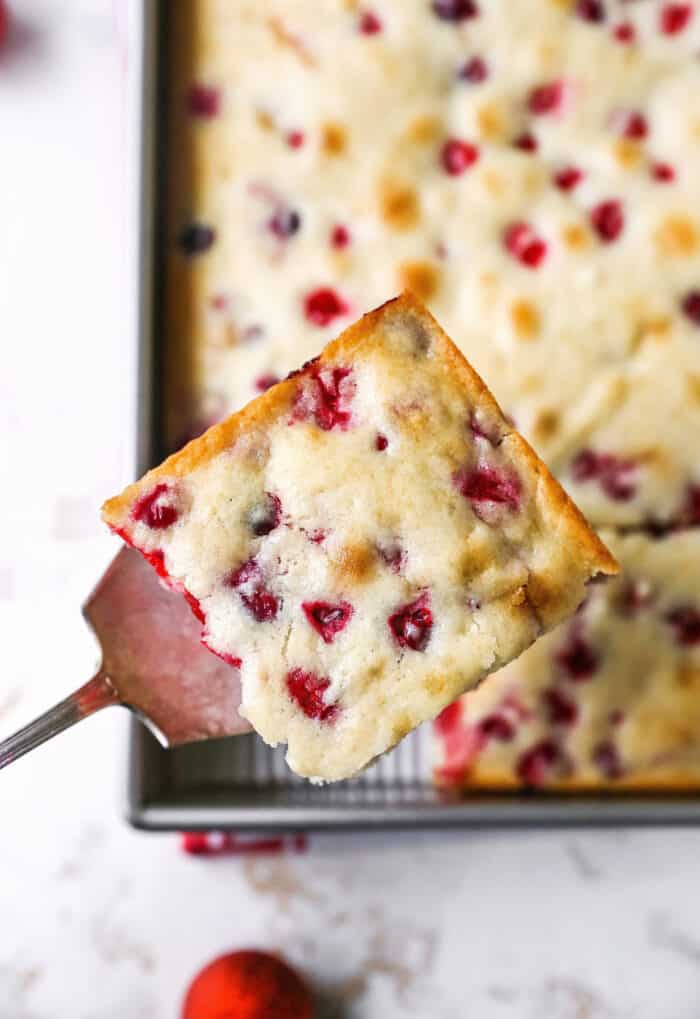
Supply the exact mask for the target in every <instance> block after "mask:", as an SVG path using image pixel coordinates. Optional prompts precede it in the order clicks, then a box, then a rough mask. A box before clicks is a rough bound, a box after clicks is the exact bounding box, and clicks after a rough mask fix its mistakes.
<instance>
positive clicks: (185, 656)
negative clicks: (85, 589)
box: [0, 548, 250, 768]
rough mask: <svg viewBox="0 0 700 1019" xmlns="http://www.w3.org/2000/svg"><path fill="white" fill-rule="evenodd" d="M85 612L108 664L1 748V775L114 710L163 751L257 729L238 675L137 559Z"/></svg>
mask: <svg viewBox="0 0 700 1019" xmlns="http://www.w3.org/2000/svg"><path fill="white" fill-rule="evenodd" d="M83 613H84V615H85V618H86V619H87V621H88V623H89V624H90V626H91V627H92V629H93V630H94V632H95V635H96V636H97V639H98V640H99V642H100V646H101V648H102V664H101V665H100V667H99V669H98V670H97V672H96V673H95V675H94V676H93V677H92V679H91V680H89V682H87V683H86V684H85V686H82V687H81V688H80V689H79V690H76V692H75V693H73V694H71V695H70V697H67V698H66V699H65V700H64V701H61V702H60V704H57V705H56V706H55V707H53V708H51V709H50V710H49V711H47V712H46V713H45V714H43V715H41V716H40V717H39V718H37V719H36V720H35V721H34V722H30V723H29V725H25V726H24V728H23V729H20V730H19V732H17V733H15V734H14V735H13V736H10V737H9V738H8V739H6V740H3V741H2V742H0V768H4V767H5V766H6V765H7V764H11V763H12V761H16V760H17V758H19V757H21V756H22V755H23V754H26V753H27V752H28V751H29V750H33V749H34V748H35V747H38V746H39V745H40V744H41V743H44V742H46V740H48V739H51V737H52V736H56V735H57V734H58V733H59V732H62V731H63V730H64V729H67V728H68V727H69V726H71V725H74V724H75V723H76V722H79V721H81V719H83V718H87V717H88V715H92V714H94V712H96V711H99V710H100V709H101V708H106V707H109V706H110V705H112V704H121V705H123V706H124V707H127V708H130V709H131V710H132V711H134V712H135V713H136V714H137V715H138V716H139V718H141V719H142V721H143V722H144V723H145V724H146V725H147V726H148V727H149V729H150V730H151V731H152V732H153V733H154V734H155V736H156V737H157V738H158V740H159V741H160V742H161V743H162V744H163V745H164V746H173V745H175V744H177V743H190V742H192V741H194V740H202V739H211V738H214V737H219V736H233V735H238V734H240V733H242V732H248V731H249V730H250V726H249V725H248V723H247V722H246V721H245V720H244V719H242V718H241V717H240V715H239V714H238V707H239V704H240V697H241V695H240V683H239V676H238V670H237V669H235V668H232V667H231V666H230V665H227V664H226V663H225V662H223V661H221V660H220V659H219V658H216V657H215V656H214V655H213V654H211V652H209V651H207V650H206V648H204V647H202V645H201V644H200V642H199V634H200V625H199V623H198V622H197V621H196V619H195V618H194V616H193V615H192V613H191V612H190V610H189V609H188V607H187V604H186V602H185V600H184V598H182V597H181V596H180V595H179V594H177V593H175V592H173V591H169V590H168V589H167V588H166V587H165V586H164V585H163V584H161V582H160V581H159V580H158V577H157V576H156V574H155V573H154V571H153V570H152V569H151V567H150V566H149V565H148V564H147V563H146V562H145V561H144V560H143V559H142V558H141V556H140V555H139V554H138V552H135V551H134V550H133V549H127V548H124V549H122V551H121V552H120V553H119V554H118V555H117V557H116V559H114V561H113V562H112V564H111V566H110V567H109V569H108V570H107V572H106V573H105V575H104V576H103V577H102V580H101V581H100V582H99V584H98V585H97V587H96V588H95V590H94V591H93V593H92V594H91V595H90V597H89V598H88V600H87V602H86V603H85V606H84V607H83Z"/></svg>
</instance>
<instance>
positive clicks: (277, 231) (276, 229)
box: [267, 206, 301, 241]
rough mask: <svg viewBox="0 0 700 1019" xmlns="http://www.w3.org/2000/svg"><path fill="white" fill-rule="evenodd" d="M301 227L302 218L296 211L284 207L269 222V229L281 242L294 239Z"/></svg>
mask: <svg viewBox="0 0 700 1019" xmlns="http://www.w3.org/2000/svg"><path fill="white" fill-rule="evenodd" d="M300 226H301V216H300V215H299V213H298V212H297V211H296V210H295V209H289V208H287V207H286V206H282V207H280V208H279V209H277V211H276V212H275V213H274V215H273V216H271V218H270V219H269V220H268V223H267V228H268V230H270V232H271V233H273V234H274V235H275V237H279V239H280V240H282V241H284V240H287V238H288V237H293V236H294V234H295V233H296V232H297V231H298V230H299V227H300Z"/></svg>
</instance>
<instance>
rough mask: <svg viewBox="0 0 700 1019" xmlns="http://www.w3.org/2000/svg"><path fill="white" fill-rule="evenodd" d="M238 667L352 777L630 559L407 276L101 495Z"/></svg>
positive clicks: (299, 735)
mask: <svg viewBox="0 0 700 1019" xmlns="http://www.w3.org/2000/svg"><path fill="white" fill-rule="evenodd" d="M103 512H104V518H105V520H106V521H107V523H108V524H109V525H110V527H112V529H113V530H114V531H116V532H117V533H118V534H119V535H121V536H122V537H123V538H124V539H125V540H126V541H127V542H129V543H130V544H133V545H134V546H135V547H136V548H138V549H139V550H140V551H141V552H143V554H144V555H146V556H147V558H149V559H150V561H151V562H152V563H153V565H154V566H155V568H156V569H157V570H158V571H159V573H160V574H161V575H162V576H165V577H168V578H169V579H170V583H171V584H173V585H174V586H176V587H177V588H179V589H180V590H181V591H182V592H183V593H184V594H185V596H186V597H187V598H188V600H189V602H190V605H191V606H192V608H193V610H194V611H195V613H196V614H197V615H198V616H199V618H200V619H201V621H202V625H203V637H202V639H203V641H204V642H205V643H206V645H207V646H208V647H209V648H210V649H211V650H212V651H214V652H215V653H216V654H218V655H220V656H221V657H222V658H224V659H225V660H226V661H228V662H230V664H231V666H232V668H236V669H239V670H240V679H241V684H242V704H241V713H242V714H243V715H244V716H245V717H246V718H248V719H249V720H250V722H251V723H252V724H253V726H254V727H255V729H256V730H257V731H258V732H259V733H260V735H261V736H262V737H263V739H264V740H265V741H266V742H268V743H270V744H272V745H276V744H278V743H287V745H288V752H287V760H288V762H289V765H290V767H291V768H292V769H293V770H294V771H296V772H298V773H299V774H301V775H304V776H307V777H309V778H312V779H317V780H336V779H342V778H347V777H349V776H351V775H353V774H355V773H356V772H357V771H359V770H360V769H361V768H363V767H364V766H366V765H367V764H368V763H369V762H370V761H372V760H373V759H374V758H375V757H377V756H378V755H379V754H382V753H383V752H384V751H386V750H387V749H389V748H390V747H391V746H393V745H394V744H395V743H397V742H398V741H399V740H400V739H402V738H403V737H404V736H405V735H406V734H407V733H408V732H410V731H411V730H412V729H414V728H415V727H416V726H417V725H419V724H420V723H421V722H423V721H425V720H426V719H429V718H433V717H434V716H435V715H436V714H437V713H438V712H439V711H440V710H441V709H442V708H444V707H445V705H447V704H449V703H450V702H452V701H453V700H454V699H455V698H456V697H457V696H458V695H459V694H461V693H462V692H463V691H464V690H466V689H468V688H469V687H472V686H474V685H475V684H476V683H477V682H478V681H479V680H480V679H481V678H482V677H483V676H484V675H486V674H487V673H489V672H491V671H493V670H494V669H498V668H500V667H501V666H502V665H503V664H505V663H506V662H507V661H509V660H510V659H511V658H513V657H514V656H515V655H518V654H520V652H521V651H523V650H524V648H526V647H527V646H528V645H529V644H531V643H532V641H533V640H535V638H536V637H538V636H539V635H540V634H541V633H543V632H544V631H545V630H547V629H549V628H550V627H552V626H554V625H555V624H556V623H558V622H559V621H560V620H562V619H563V618H564V617H566V616H567V615H570V614H571V613H572V612H573V611H574V610H575V609H576V607H577V606H578V605H579V603H580V602H581V601H582V600H583V597H584V594H585V585H586V582H587V581H588V580H589V579H590V578H591V577H592V576H594V575H596V574H598V573H602V574H610V573H614V572H615V571H616V563H615V560H614V559H613V558H612V556H611V555H610V554H609V552H608V551H607V549H606V548H605V546H604V545H603V544H602V543H601V542H600V540H599V539H598V537H597V536H596V535H595V534H594V533H593V532H592V531H591V530H590V529H589V527H588V526H587V524H586V522H585V521H584V519H583V517H582V516H581V514H580V513H579V511H578V510H577V509H576V507H575V506H574V505H573V504H572V503H571V501H570V500H569V499H568V497H567V496H566V495H565V494H564V492H563V490H562V489H561V488H560V486H559V485H558V483H557V482H556V481H554V479H553V478H552V477H551V476H550V474H549V473H548V471H547V469H546V467H545V466H544V465H543V464H542V463H541V462H540V461H539V460H538V458H537V457H536V455H535V454H534V453H533V451H532V450H531V449H530V447H529V446H528V445H527V443H526V442H525V441H524V439H522V438H521V436H520V435H519V434H518V433H517V432H515V431H513V429H512V428H511V427H509V425H508V424H507V422H506V421H505V419H504V418H503V416H502V414H501V412H500V410H499V408H498V406H497V404H496V403H495V401H494V399H493V397H492V396H491V394H490V393H489V391H488V389H486V387H485V385H484V384H483V382H482V381H481V379H480V378H479V377H478V376H477V375H476V374H475V372H474V371H473V370H472V369H471V368H470V366H469V365H468V364H467V362H466V361H465V360H464V358H463V357H462V355H461V354H460V353H459V351H458V350H457V348H456V347H455V346H454V345H453V343H452V342H451V341H450V340H449V338H448V337H447V336H446V335H445V334H444V333H443V332H442V330H441V329H440V327H439V326H438V324H437V323H436V322H435V320H434V319H433V318H432V317H431V316H430V314H429V313H428V312H427V311H426V310H425V309H424V308H423V307H422V306H421V305H420V304H419V303H418V302H417V301H416V300H415V299H413V298H412V297H410V296H407V295H404V296H402V297H400V298H398V299H396V300H393V301H389V302H388V303H387V304H385V305H383V306H382V307H381V308H379V309H377V310H376V311H374V312H371V313H370V314H368V315H366V316H365V317H364V318H363V319H361V320H360V321H359V322H358V323H356V324H355V325H354V326H352V327H351V328H349V329H348V330H346V331H345V332H344V333H343V334H342V335H341V336H340V337H339V338H338V339H337V340H335V341H334V342H332V343H330V344H329V345H328V346H327V347H326V348H325V350H324V351H323V352H322V354H321V355H320V357H318V358H316V359H315V360H314V361H313V362H310V363H309V364H307V365H305V366H304V368H303V369H301V371H299V372H296V373H294V374H293V375H292V376H290V377H289V378H288V379H286V380H285V381H284V382H281V383H279V384H278V385H276V386H274V387H273V388H271V389H270V390H268V392H266V393H265V394H263V395H262V396H260V397H259V398H258V399H257V400H255V401H253V402H252V403H250V404H248V406H247V407H245V408H244V409H243V410H242V411H240V412H238V413H237V414H234V415H232V416H231V417H229V418H228V419H227V420H225V421H224V422H222V423H221V424H219V425H216V426H215V427H213V428H211V429H209V431H207V432H206V433H205V434H204V435H202V436H201V437H200V438H199V439H196V440H194V441H193V442H191V443H189V444H188V445H187V446H186V447H185V448H184V449H182V450H181V451H180V452H179V453H177V454H175V455H174V456H171V457H170V458H169V459H168V460H166V461H165V462H164V463H163V464H161V466H160V467H157V468H156V469H155V470H152V471H150V472H149V473H148V474H147V475H146V476H145V477H144V478H142V479H141V481H139V482H137V483H136V484H133V485H130V486H129V487H128V488H127V489H126V490H125V491H124V492H123V493H122V494H121V495H120V496H117V497H116V498H114V499H111V500H109V501H108V502H107V503H106V504H105V506H104V510H103Z"/></svg>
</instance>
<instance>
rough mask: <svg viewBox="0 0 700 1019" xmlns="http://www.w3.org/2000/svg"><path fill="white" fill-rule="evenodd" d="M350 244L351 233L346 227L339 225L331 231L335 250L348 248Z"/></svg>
mask: <svg viewBox="0 0 700 1019" xmlns="http://www.w3.org/2000/svg"><path fill="white" fill-rule="evenodd" d="M349 243H350V231H349V230H348V228H347V227H346V226H343V225H342V224H341V223H338V224H337V225H336V226H334V227H333V230H332V231H331V244H332V245H333V247H334V248H347V246H348V244H349Z"/></svg>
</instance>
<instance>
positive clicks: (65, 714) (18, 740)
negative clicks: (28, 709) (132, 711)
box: [0, 670, 120, 770]
mask: <svg viewBox="0 0 700 1019" xmlns="http://www.w3.org/2000/svg"><path fill="white" fill-rule="evenodd" d="M119 703H120V699H119V694H118V693H117V691H116V690H115V688H114V687H113V686H112V684H111V683H110V681H109V679H108V677H107V676H106V675H105V674H104V672H102V670H100V671H99V672H97V673H96V674H95V675H94V676H93V677H92V679H91V680H89V682H87V683H86V684H85V686H81V687H80V689H79V690H76V691H75V693H72V694H71V695H70V697H66V699H65V700H63V701H61V702H60V703H59V704H56V705H54V707H53V708H49V710H48V711H45V712H44V714H43V715H40V716H39V717H38V718H36V719H34V721H33V722H30V723H29V724H28V725H25V726H24V728H22V729H20V730H19V731H18V732H16V733H15V734H14V735H13V736H8V738H7V739H5V740H2V742H0V770H1V769H2V768H4V767H5V766H6V765H8V764H12V762H13V761H16V760H17V759H18V758H19V757H22V756H23V755H24V754H26V753H29V751H30V750H34V748H35V747H38V746H41V744H42V743H45V742H46V741H47V740H49V739H51V737H52V736H57V735H58V734H59V732H63V730H64V729H68V728H69V727H70V726H71V725H75V723H76V722H80V721H81V719H83V718H87V717H88V715H93V714H94V713H95V712H96V711H100V710H101V709H102V708H106V707H109V705H110V704H119Z"/></svg>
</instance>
